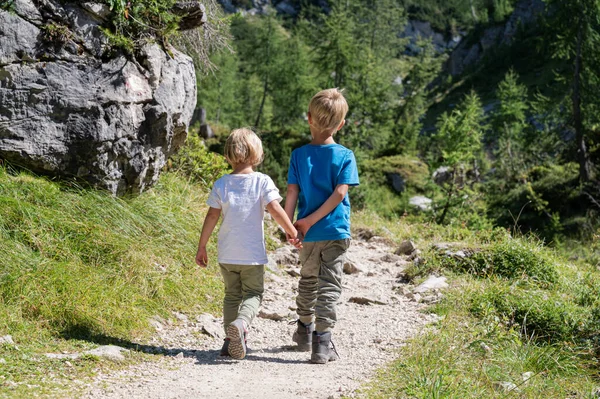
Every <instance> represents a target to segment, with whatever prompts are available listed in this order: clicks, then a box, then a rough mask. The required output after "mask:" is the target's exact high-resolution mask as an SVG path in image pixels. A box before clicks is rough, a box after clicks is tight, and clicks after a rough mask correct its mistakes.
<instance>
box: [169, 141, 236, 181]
mask: <svg viewBox="0 0 600 399" xmlns="http://www.w3.org/2000/svg"><path fill="white" fill-rule="evenodd" d="M168 167H169V168H170V169H174V170H176V171H178V172H179V173H182V174H184V175H185V176H187V177H189V178H190V180H192V181H193V182H197V183H200V184H202V185H203V186H204V187H206V188H210V187H211V186H212V184H213V183H214V182H215V180H217V179H218V178H219V177H221V176H223V175H224V174H225V173H228V172H229V171H230V166H229V164H228V163H227V161H226V160H225V157H224V156H222V155H219V154H216V153H214V152H210V151H209V150H208V149H207V148H206V146H205V145H204V142H203V141H202V140H201V139H200V138H199V137H198V136H196V135H193V134H191V135H189V136H188V139H187V142H186V144H185V145H184V146H183V147H182V148H181V149H180V150H179V152H178V153H177V154H175V155H174V156H173V157H171V159H170V161H169V166H168Z"/></svg>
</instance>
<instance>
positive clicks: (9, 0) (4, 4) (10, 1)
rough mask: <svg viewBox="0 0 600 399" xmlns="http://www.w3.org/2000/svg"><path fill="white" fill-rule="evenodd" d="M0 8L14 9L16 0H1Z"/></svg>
mask: <svg viewBox="0 0 600 399" xmlns="http://www.w3.org/2000/svg"><path fill="white" fill-rule="evenodd" d="M0 9H1V10H5V11H14V9H15V0H0Z"/></svg>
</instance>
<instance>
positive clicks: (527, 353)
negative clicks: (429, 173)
mask: <svg viewBox="0 0 600 399" xmlns="http://www.w3.org/2000/svg"><path fill="white" fill-rule="evenodd" d="M353 222H354V227H355V228H358V227H362V228H369V227H371V228H373V226H376V227H375V232H376V234H379V235H382V236H385V237H387V238H389V239H391V240H392V241H395V242H398V243H399V242H400V241H402V240H405V239H411V240H413V241H414V242H415V243H416V245H417V247H418V248H420V249H421V250H422V251H423V253H422V254H421V256H422V257H423V259H424V262H422V263H420V264H419V265H415V266H413V267H411V268H410V269H409V270H408V273H409V277H410V278H412V279H413V280H415V282H418V281H420V279H423V278H425V277H426V276H427V275H429V274H430V273H437V274H443V275H446V276H448V277H449V280H450V283H451V288H450V289H449V290H448V291H446V292H445V293H444V294H445V297H444V299H443V300H442V301H441V302H440V303H439V304H437V305H434V306H433V307H430V308H429V309H428V310H427V311H430V312H434V313H436V314H438V315H439V316H440V321H439V322H438V323H437V324H435V325H432V326H430V327H429V328H428V329H426V331H425V332H424V333H423V334H422V335H420V336H417V337H416V338H414V339H412V340H410V341H409V342H408V344H407V345H406V346H405V347H404V348H402V350H401V351H400V352H399V354H398V360H396V361H394V362H392V363H391V364H390V365H388V366H387V367H385V368H383V369H382V370H380V373H379V374H378V376H377V377H376V378H375V379H374V380H373V382H371V383H369V384H367V385H366V386H365V387H364V390H363V392H362V394H363V396H364V397H369V398H391V397H393V398H423V399H430V398H456V399H458V398H460V399H464V398H507V397H519V398H539V397H540V393H543V396H544V397H548V398H566V397H569V398H590V399H591V398H593V397H594V396H593V394H592V392H593V391H594V389H596V388H597V387H598V386H599V385H600V372H599V370H600V360H599V358H598V354H599V353H600V333H599V331H600V330H599V329H598V325H600V295H599V290H600V271H599V270H598V268H597V267H596V265H595V264H590V263H588V262H586V260H589V259H590V258H588V257H582V258H581V260H579V261H578V262H573V261H571V260H569V258H568V257H567V256H565V255H564V254H563V253H561V252H560V251H558V250H553V249H551V248H548V247H545V246H543V245H542V244H541V243H540V241H539V240H537V239H535V238H532V237H530V238H528V237H519V238H514V237H511V236H510V234H508V232H507V231H506V230H504V229H494V230H484V231H470V230H469V229H466V228H463V227H460V226H438V225H435V224H429V223H418V222H417V221H415V220H414V219H411V218H409V217H408V218H407V217H405V218H400V219H398V220H395V221H389V220H386V219H384V218H380V217H377V216H376V215H373V214H371V213H369V212H358V213H355V214H354V219H353ZM440 243H450V244H452V245H451V246H450V248H448V249H447V251H448V252H449V253H447V254H446V253H445V251H446V249H444V250H440V249H439V248H438V249H436V247H435V246H434V244H440ZM461 249H462V250H463V252H464V253H465V254H467V257H466V258H461V257H457V256H456V255H452V253H453V254H456V252H457V251H458V250H461ZM525 373H531V374H525ZM524 375H525V376H529V379H527V380H526V381H525V380H524ZM502 382H508V383H513V384H515V385H516V386H517V389H518V392H517V391H514V392H507V391H506V390H504V389H503V388H501V387H500V385H499V383H502Z"/></svg>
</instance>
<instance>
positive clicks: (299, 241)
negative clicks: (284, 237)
mask: <svg viewBox="0 0 600 399" xmlns="http://www.w3.org/2000/svg"><path fill="white" fill-rule="evenodd" d="M288 242H289V243H290V244H292V245H293V246H294V247H296V248H298V249H302V239H301V238H300V237H298V238H289V239H288Z"/></svg>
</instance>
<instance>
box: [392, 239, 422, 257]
mask: <svg viewBox="0 0 600 399" xmlns="http://www.w3.org/2000/svg"><path fill="white" fill-rule="evenodd" d="M415 249H417V247H415V244H414V243H413V242H412V241H410V240H404V241H402V242H401V243H400V246H398V249H396V251H395V252H394V253H395V254H396V255H410V254H411V253H412V252H413V251H414V250H415Z"/></svg>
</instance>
